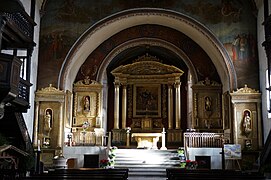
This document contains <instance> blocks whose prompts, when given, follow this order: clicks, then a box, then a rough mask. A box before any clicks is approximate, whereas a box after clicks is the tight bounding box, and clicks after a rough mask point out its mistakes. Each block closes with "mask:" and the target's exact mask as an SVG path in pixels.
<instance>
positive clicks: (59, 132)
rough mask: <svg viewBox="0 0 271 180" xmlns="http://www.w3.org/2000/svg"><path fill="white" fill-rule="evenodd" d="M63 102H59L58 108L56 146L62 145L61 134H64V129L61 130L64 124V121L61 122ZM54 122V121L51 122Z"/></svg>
mask: <svg viewBox="0 0 271 180" xmlns="http://www.w3.org/2000/svg"><path fill="white" fill-rule="evenodd" d="M63 107H64V105H63V103H62V102H61V103H60V109H59V130H58V139H57V146H58V147H62V144H63V134H64V131H63V128H64V127H63V126H64V123H63ZM53 123H55V122H53Z"/></svg>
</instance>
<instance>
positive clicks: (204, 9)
mask: <svg viewBox="0 0 271 180" xmlns="http://www.w3.org/2000/svg"><path fill="white" fill-rule="evenodd" d="M139 1H140V2H138V1H133V0H126V1H123V0H99V1H87V0H58V1H48V2H47V4H46V7H45V13H44V15H43V17H42V21H41V37H40V38H41V41H40V54H39V55H40V58H39V59H40V62H39V63H40V64H39V77H38V78H39V79H38V88H41V87H45V86H47V85H48V82H50V83H52V84H56V83H57V78H58V73H59V70H60V68H61V65H62V63H63V61H64V59H65V57H66V55H67V53H68V51H69V50H70V49H71V47H72V45H73V44H74V43H75V41H76V40H77V39H78V38H79V37H80V36H81V35H82V33H83V32H84V31H86V29H88V28H89V27H91V26H92V25H94V24H95V23H96V22H98V21H100V20H101V19H103V18H105V17H108V16H109V15H111V14H114V13H117V12H120V11H123V10H127V9H130V8H141V7H153V8H164V9H171V10H174V11H177V12H180V13H183V14H187V15H189V16H191V17H193V18H194V19H196V20H198V21H199V22H201V23H202V24H203V25H205V26H207V27H208V28H209V29H210V30H211V31H212V32H213V33H214V34H215V35H216V36H217V37H218V39H219V40H220V41H221V43H222V44H224V46H225V48H226V50H227V51H228V53H229V55H230V57H231V58H232V61H233V64H234V67H235V68H236V72H237V78H238V86H239V87H243V85H244V84H247V83H248V82H247V81H249V83H248V84H249V86H250V87H253V88H256V89H258V84H259V83H258V59H257V49H256V17H255V15H254V14H255V7H254V6H253V4H252V3H251V2H252V1H250V0H204V1H203V0H152V1H149V0H139ZM109 44H110V43H109ZM111 45H114V44H111ZM104 47H105V46H104ZM107 48H108V47H107ZM97 64H99V62H97ZM48 74H50V76H48ZM250 83H251V84H250Z"/></svg>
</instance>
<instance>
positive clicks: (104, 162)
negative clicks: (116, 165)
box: [100, 159, 109, 168]
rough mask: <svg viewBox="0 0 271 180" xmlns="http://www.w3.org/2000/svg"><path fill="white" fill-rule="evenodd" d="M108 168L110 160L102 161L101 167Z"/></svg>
mask: <svg viewBox="0 0 271 180" xmlns="http://www.w3.org/2000/svg"><path fill="white" fill-rule="evenodd" d="M108 166H109V160H108V159H102V160H100V167H101V168H107V167H108Z"/></svg>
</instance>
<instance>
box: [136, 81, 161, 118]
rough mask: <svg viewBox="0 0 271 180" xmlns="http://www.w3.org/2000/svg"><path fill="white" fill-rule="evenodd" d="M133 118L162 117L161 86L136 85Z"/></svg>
mask: <svg viewBox="0 0 271 180" xmlns="http://www.w3.org/2000/svg"><path fill="white" fill-rule="evenodd" d="M133 117H135V118H139V117H161V85H160V84H153V85H150V84H147V85H144V84H143V85H142V84H140V85H138V84H136V85H134V90H133Z"/></svg>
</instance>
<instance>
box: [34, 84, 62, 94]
mask: <svg viewBox="0 0 271 180" xmlns="http://www.w3.org/2000/svg"><path fill="white" fill-rule="evenodd" d="M37 92H39V93H41V92H42V93H51V92H61V93H63V92H64V91H62V90H59V89H57V88H55V87H53V85H52V84H49V87H46V88H41V90H37Z"/></svg>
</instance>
